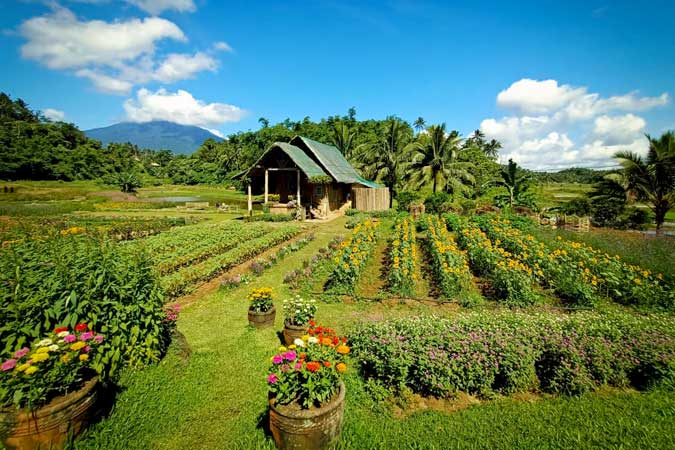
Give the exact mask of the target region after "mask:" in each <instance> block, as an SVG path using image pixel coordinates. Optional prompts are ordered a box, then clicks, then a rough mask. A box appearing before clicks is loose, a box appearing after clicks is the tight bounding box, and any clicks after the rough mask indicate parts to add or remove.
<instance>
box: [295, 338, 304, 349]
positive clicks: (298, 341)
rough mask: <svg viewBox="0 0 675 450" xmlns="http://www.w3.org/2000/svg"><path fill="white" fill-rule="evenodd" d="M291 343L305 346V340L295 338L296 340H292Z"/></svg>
mask: <svg viewBox="0 0 675 450" xmlns="http://www.w3.org/2000/svg"><path fill="white" fill-rule="evenodd" d="M293 343H294V344H295V345H297V346H298V347H304V346H305V341H303V340H302V339H296V340H294V341H293Z"/></svg>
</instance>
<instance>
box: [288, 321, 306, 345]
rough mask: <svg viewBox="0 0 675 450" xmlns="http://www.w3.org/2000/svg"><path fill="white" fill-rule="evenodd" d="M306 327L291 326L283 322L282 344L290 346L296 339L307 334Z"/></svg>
mask: <svg viewBox="0 0 675 450" xmlns="http://www.w3.org/2000/svg"><path fill="white" fill-rule="evenodd" d="M307 327H308V326H307V325H291V324H290V323H288V321H287V320H286V321H284V343H286V345H291V344H292V343H293V341H295V340H296V339H300V338H302V336H304V335H305V334H307Z"/></svg>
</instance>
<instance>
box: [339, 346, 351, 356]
mask: <svg viewBox="0 0 675 450" xmlns="http://www.w3.org/2000/svg"><path fill="white" fill-rule="evenodd" d="M337 352H338V353H339V354H341V355H346V354H347V353H349V352H350V349H349V347H347V346H346V345H344V344H340V345H338V346H337Z"/></svg>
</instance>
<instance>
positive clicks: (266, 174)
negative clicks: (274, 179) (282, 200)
mask: <svg viewBox="0 0 675 450" xmlns="http://www.w3.org/2000/svg"><path fill="white" fill-rule="evenodd" d="M269 182H270V173H269V171H268V170H267V169H265V204H267V200H268V197H267V193H268V192H269V187H268V186H269Z"/></svg>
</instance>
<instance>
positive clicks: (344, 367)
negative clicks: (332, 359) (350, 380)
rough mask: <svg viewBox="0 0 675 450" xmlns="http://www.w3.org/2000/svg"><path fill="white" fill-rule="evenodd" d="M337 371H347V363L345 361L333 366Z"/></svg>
mask: <svg viewBox="0 0 675 450" xmlns="http://www.w3.org/2000/svg"><path fill="white" fill-rule="evenodd" d="M335 368H336V369H337V371H338V372H340V373H345V372H346V371H347V364H345V363H338V364H337V366H335Z"/></svg>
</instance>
